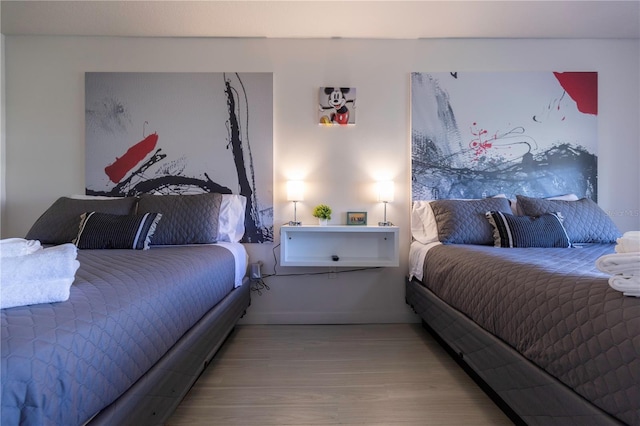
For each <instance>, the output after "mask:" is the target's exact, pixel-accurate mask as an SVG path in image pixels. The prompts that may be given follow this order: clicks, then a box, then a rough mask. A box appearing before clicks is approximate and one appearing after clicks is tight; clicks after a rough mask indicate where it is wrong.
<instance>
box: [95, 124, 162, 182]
mask: <svg viewBox="0 0 640 426" xmlns="http://www.w3.org/2000/svg"><path fill="white" fill-rule="evenodd" d="M157 142H158V134H157V133H153V134H150V135H149V136H147V137H146V138H144V139H143V140H141V141H140V142H138V143H137V144H135V145H133V146H132V147H131V148H129V149H128V150H127V152H125V153H124V155H123V156H122V157H120V158H117V157H116V161H114V162H113V164H110V165H108V166H107V167H105V168H104V172H105V173H106V174H107V176H109V180H111V182H113V183H118V182H120V181H121V180H122V178H123V177H124V176H125V175H126V174H127V173H128V172H129V171H130V170H131V169H133V168H134V167H135V166H136V164H138V163H139V162H140V161H142V160H144V157H146V156H147V154H149V153H150V152H151V151H153V149H154V148H155V147H156V143H157Z"/></svg>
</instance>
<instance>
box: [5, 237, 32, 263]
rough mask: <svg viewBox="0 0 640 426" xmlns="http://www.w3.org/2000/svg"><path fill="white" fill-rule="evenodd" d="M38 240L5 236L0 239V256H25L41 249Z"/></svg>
mask: <svg viewBox="0 0 640 426" xmlns="http://www.w3.org/2000/svg"><path fill="white" fill-rule="evenodd" d="M41 249H42V246H41V245H40V241H38V240H25V239H24V238H5V239H3V240H0V258H5V257H16V256H25V255H27V254H31V253H34V252H36V251H38V250H41Z"/></svg>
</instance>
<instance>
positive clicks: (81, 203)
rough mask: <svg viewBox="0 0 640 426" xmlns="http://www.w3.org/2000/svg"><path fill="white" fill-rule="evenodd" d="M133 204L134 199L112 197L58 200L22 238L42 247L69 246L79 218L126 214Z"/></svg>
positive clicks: (74, 236) (76, 230)
mask: <svg viewBox="0 0 640 426" xmlns="http://www.w3.org/2000/svg"><path fill="white" fill-rule="evenodd" d="M135 203H136V198H135V197H123V198H116V197H114V198H113V199H112V200H105V199H75V198H69V197H60V198H58V199H57V200H56V201H55V202H54V203H53V204H52V205H51V207H49V208H48V209H47V210H46V211H45V212H44V213H43V214H42V216H40V217H39V218H38V220H36V221H35V223H34V224H33V226H32V227H31V229H30V230H29V232H27V235H26V237H25V238H26V239H27V240H39V241H40V243H42V244H56V245H57V244H65V243H70V242H72V241H73V239H74V238H76V236H77V235H78V227H79V226H80V215H81V214H83V213H85V212H91V211H95V212H100V213H110V214H118V215H125V214H130V213H132V212H133V210H134V208H135Z"/></svg>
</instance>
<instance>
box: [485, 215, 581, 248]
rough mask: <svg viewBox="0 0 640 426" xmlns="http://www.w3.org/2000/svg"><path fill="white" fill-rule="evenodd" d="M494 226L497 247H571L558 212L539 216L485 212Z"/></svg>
mask: <svg viewBox="0 0 640 426" xmlns="http://www.w3.org/2000/svg"><path fill="white" fill-rule="evenodd" d="M485 216H486V217H487V219H488V220H489V223H490V224H491V226H492V228H493V242H494V246H495V247H570V246H571V243H570V241H569V237H568V235H567V231H566V230H565V229H564V226H563V225H562V220H561V219H560V216H559V215H558V214H556V213H546V214H543V215H541V216H538V217H534V216H514V215H511V214H507V213H502V212H498V211H489V212H487V213H486V214H485Z"/></svg>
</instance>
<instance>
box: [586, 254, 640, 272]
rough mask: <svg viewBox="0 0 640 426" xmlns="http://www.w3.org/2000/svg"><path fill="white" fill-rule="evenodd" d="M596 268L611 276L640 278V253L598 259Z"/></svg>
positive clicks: (610, 255) (605, 256) (611, 255)
mask: <svg viewBox="0 0 640 426" xmlns="http://www.w3.org/2000/svg"><path fill="white" fill-rule="evenodd" d="M596 267H597V268H598V269H599V270H601V271H602V272H605V273H607V274H611V275H622V276H625V277H630V276H638V277H640V252H637V253H613V254H605V255H604V256H600V257H599V258H598V259H596Z"/></svg>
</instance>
